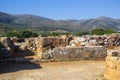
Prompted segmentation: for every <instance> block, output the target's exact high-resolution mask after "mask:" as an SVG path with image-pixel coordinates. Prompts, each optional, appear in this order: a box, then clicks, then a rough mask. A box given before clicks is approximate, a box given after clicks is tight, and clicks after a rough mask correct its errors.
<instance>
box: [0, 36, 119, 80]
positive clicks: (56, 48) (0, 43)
mask: <svg viewBox="0 0 120 80" xmlns="http://www.w3.org/2000/svg"><path fill="white" fill-rule="evenodd" d="M117 48H118V50H111V49H117ZM119 49H120V34H109V35H102V36H96V35H93V36H89V35H84V36H82V37H76V36H66V35H63V36H56V37H41V36H39V37H36V38H17V37H11V38H8V37H1V38H0V61H3V60H4V59H9V58H17V57H22V58H23V59H26V58H24V57H26V56H35V58H36V59H37V61H41V62H44V61H70V60H104V59H105V61H106V70H105V73H104V76H105V77H106V78H107V79H108V80H119V79H120V51H119ZM107 50H108V51H107ZM106 56H107V57H106ZM105 57H106V58H105ZM23 59H21V58H20V59H19V58H17V59H15V60H21V61H23Z"/></svg>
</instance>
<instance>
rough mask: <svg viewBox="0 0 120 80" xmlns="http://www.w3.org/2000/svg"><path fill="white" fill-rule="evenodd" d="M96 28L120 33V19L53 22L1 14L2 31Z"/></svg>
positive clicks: (0, 24) (22, 15)
mask: <svg viewBox="0 0 120 80" xmlns="http://www.w3.org/2000/svg"><path fill="white" fill-rule="evenodd" d="M95 28H102V29H112V30H115V31H120V19H113V18H109V17H98V18H92V19H82V20H75V19H68V20H53V19H49V18H45V17H41V16H35V15H29V14H17V15H15V14H9V13H4V12H0V31H5V30H4V29H7V30H14V29H16V30H23V29H28V30H32V31H36V32H37V31H56V30H64V31H90V30H92V29H95Z"/></svg>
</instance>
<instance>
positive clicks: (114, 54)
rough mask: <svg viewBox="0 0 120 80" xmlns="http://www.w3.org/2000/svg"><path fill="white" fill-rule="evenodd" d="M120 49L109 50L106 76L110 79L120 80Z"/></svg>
mask: <svg viewBox="0 0 120 80" xmlns="http://www.w3.org/2000/svg"><path fill="white" fill-rule="evenodd" d="M119 54H120V51H119V50H108V51H107V55H108V56H107V57H106V59H105V61H106V69H105V72H104V76H105V77H106V79H108V80H120V56H119Z"/></svg>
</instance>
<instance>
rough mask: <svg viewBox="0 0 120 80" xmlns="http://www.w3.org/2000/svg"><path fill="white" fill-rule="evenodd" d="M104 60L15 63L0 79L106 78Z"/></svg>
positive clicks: (96, 79)
mask: <svg viewBox="0 0 120 80" xmlns="http://www.w3.org/2000/svg"><path fill="white" fill-rule="evenodd" d="M104 69H105V62H104V61H70V62H52V63H40V64H32V63H31V64H13V65H9V67H6V68H5V69H2V70H1V73H0V80H104V78H103V72H104Z"/></svg>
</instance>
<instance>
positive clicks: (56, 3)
mask: <svg viewBox="0 0 120 80" xmlns="http://www.w3.org/2000/svg"><path fill="white" fill-rule="evenodd" d="M0 11H1V12H7V13H11V14H33V15H38V16H43V17H47V18H52V19H84V18H85V19H88V18H96V17H99V16H107V17H112V18H120V0H0Z"/></svg>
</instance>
